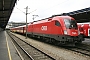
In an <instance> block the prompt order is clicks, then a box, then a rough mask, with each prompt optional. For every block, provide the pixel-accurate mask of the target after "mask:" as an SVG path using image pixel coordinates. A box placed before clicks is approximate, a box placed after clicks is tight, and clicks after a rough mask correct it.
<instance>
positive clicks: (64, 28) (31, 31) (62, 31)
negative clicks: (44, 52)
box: [28, 16, 84, 44]
mask: <svg viewBox="0 0 90 60" xmlns="http://www.w3.org/2000/svg"><path fill="white" fill-rule="evenodd" d="M28 35H30V36H34V37H37V38H45V39H46V38H47V39H48V40H49V41H50V42H52V41H53V40H55V41H58V42H59V43H61V44H74V43H76V42H77V43H78V42H82V41H83V40H84V39H83V38H82V36H79V32H78V27H77V23H76V21H75V20H74V18H72V17H69V16H55V17H52V18H47V19H43V20H39V21H36V22H32V23H30V24H29V25H28Z"/></svg>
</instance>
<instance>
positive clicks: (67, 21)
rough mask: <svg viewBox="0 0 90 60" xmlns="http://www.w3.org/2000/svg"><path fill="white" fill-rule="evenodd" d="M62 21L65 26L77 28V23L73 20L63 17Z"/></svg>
mask: <svg viewBox="0 0 90 60" xmlns="http://www.w3.org/2000/svg"><path fill="white" fill-rule="evenodd" d="M64 23H65V26H66V28H69V29H72V28H75V29H77V23H76V21H75V20H71V19H64Z"/></svg>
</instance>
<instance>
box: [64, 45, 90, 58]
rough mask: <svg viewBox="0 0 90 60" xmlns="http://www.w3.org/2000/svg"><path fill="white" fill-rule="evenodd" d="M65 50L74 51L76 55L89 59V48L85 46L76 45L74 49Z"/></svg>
mask: <svg viewBox="0 0 90 60" xmlns="http://www.w3.org/2000/svg"><path fill="white" fill-rule="evenodd" d="M65 49H68V50H71V51H75V52H77V53H81V54H83V55H86V56H89V57H90V46H88V45H85V44H79V45H77V46H75V47H71V48H67V47H65Z"/></svg>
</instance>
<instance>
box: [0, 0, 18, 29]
mask: <svg viewBox="0 0 90 60" xmlns="http://www.w3.org/2000/svg"><path fill="white" fill-rule="evenodd" d="M16 1H17V0H0V28H3V29H5V27H6V25H7V23H8V21H9V18H10V16H11V13H12V11H13V8H14V6H15V3H16Z"/></svg>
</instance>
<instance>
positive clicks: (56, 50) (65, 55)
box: [15, 34, 90, 60]
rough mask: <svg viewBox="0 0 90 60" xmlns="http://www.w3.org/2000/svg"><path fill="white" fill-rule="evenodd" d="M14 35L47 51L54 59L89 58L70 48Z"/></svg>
mask: <svg viewBox="0 0 90 60" xmlns="http://www.w3.org/2000/svg"><path fill="white" fill-rule="evenodd" d="M15 35H16V36H18V37H20V38H21V39H23V40H25V41H27V42H28V43H30V44H31V45H33V46H34V47H37V48H38V49H40V50H41V51H43V52H45V53H47V54H48V55H50V56H52V57H53V58H55V59H56V60H90V57H89V56H85V55H82V54H80V53H76V52H73V51H70V50H66V49H64V48H61V47H58V46H53V45H49V44H46V43H43V42H40V41H36V40H33V39H30V38H27V39H25V37H24V36H21V35H18V34H15Z"/></svg>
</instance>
